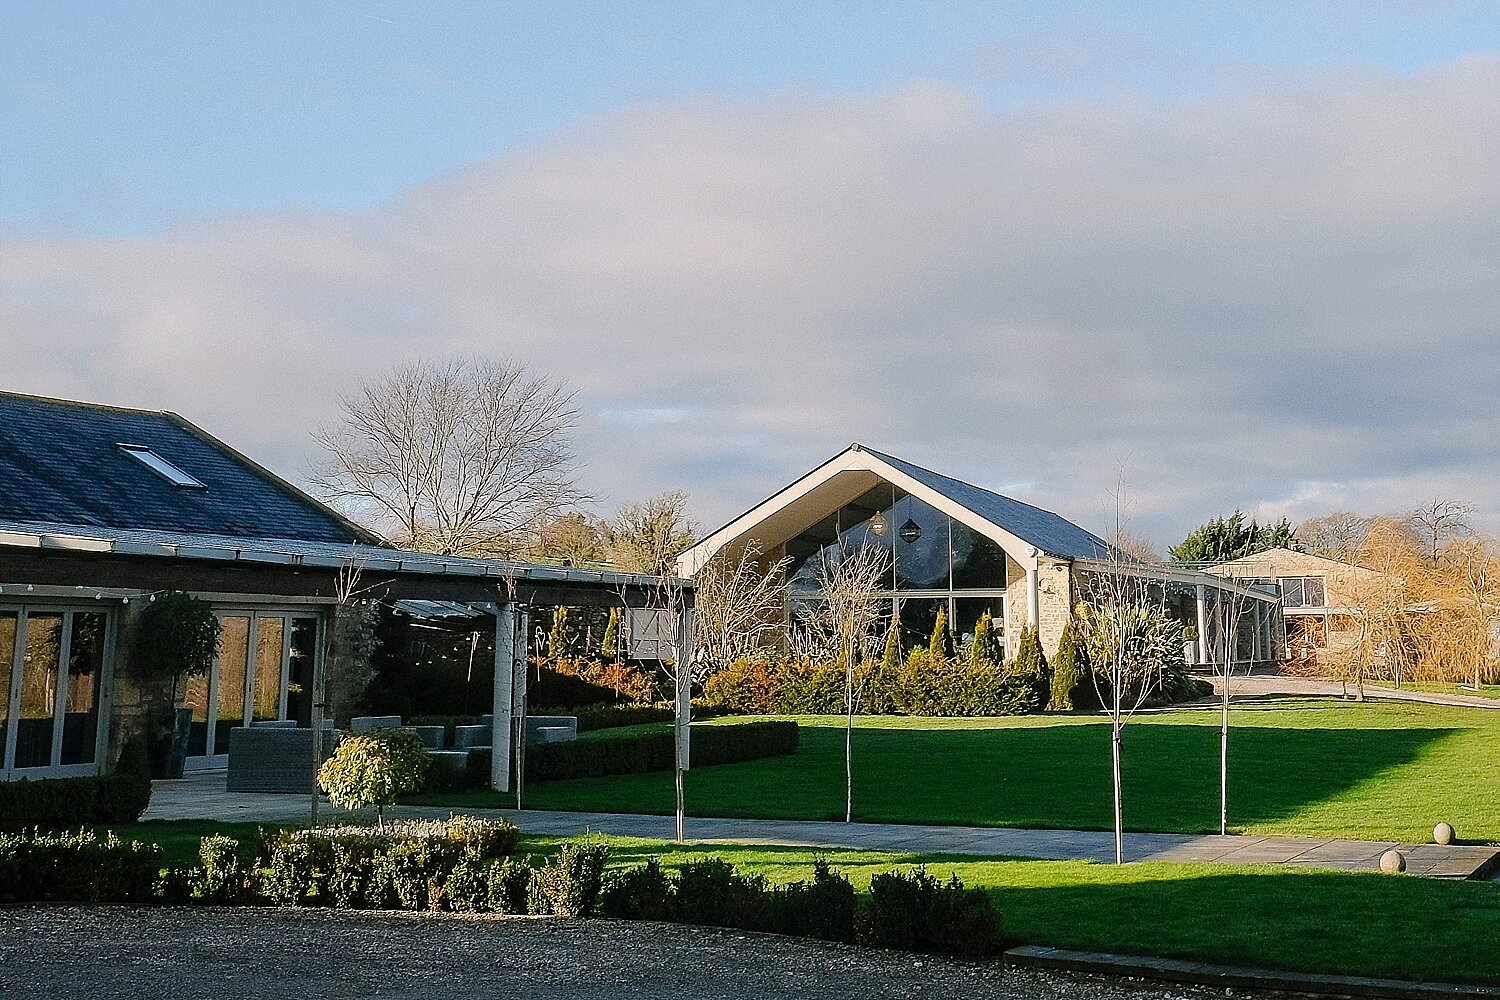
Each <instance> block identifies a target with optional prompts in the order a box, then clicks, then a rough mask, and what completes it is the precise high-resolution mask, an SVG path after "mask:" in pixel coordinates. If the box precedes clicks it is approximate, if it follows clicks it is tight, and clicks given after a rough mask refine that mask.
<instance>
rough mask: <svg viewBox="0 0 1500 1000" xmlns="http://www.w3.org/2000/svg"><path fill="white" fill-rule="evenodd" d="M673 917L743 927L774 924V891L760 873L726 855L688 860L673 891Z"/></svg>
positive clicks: (678, 876)
mask: <svg viewBox="0 0 1500 1000" xmlns="http://www.w3.org/2000/svg"><path fill="white" fill-rule="evenodd" d="M672 919H673V920H676V921H679V922H681V923H685V924H703V925H706V926H710V927H739V928H741V929H743V930H769V929H770V928H771V901H770V893H769V892H768V890H767V888H766V880H765V878H764V877H763V876H760V875H742V874H740V873H739V872H737V871H735V870H734V866H733V865H732V864H730V863H729V862H727V861H725V860H724V859H723V858H719V857H710V858H701V859H698V860H694V861H687V862H684V863H683V865H682V866H681V868H679V869H678V872H677V884H676V889H675V891H674V892H673V895H672Z"/></svg>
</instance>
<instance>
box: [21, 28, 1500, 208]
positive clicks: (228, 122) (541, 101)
mask: <svg viewBox="0 0 1500 1000" xmlns="http://www.w3.org/2000/svg"><path fill="white" fill-rule="evenodd" d="M4 10H5V13H4V26H5V30H4V31H3V32H0V94H3V95H4V100H3V101H0V134H4V135H7V136H10V137H11V141H10V142H8V143H7V147H8V150H9V151H8V153H7V155H6V156H5V157H4V158H3V160H0V232H7V233H11V234H16V235H47V234H99V235H118V236H134V235H144V234H151V233H156V232H160V231H161V230H163V229H164V228H166V227H168V226H170V225H172V224H173V223H175V222H178V221H181V220H183V219H191V218H195V217H206V216H214V215H219V214H224V213H241V212H254V211H261V210H267V209H276V208H281V207H284V206H291V205H311V206H319V207H326V208H336V209H348V208H360V207H366V206H370V205H375V204H378V203H380V202H382V201H384V200H386V199H388V198H391V197H392V196H394V195H396V194H398V193H399V192H400V191H402V190H403V189H405V188H407V187H409V186H412V185H415V184H418V183H421V182H423V181H425V180H428V179H429V178H431V177H433V176H436V175H438V174H440V173H442V172H444V171H448V170H451V169H454V168H458V167H462V166H465V165H467V164H471V163H474V162H477V161H480V160H482V159H485V158H487V157H491V156H494V155H497V154H500V153H503V152H505V151H507V150H510V149H514V148H517V147H519V146H524V145H526V144H528V143H531V142H536V141H538V140H540V139H543V138H545V137H547V136H548V135H551V134H555V133H559V132H565V131H566V130H568V129H569V128H571V127H573V126H574V125H575V124H576V123H577V122H578V121H579V120H580V119H583V118H587V117H588V116H593V115H598V114H601V113H605V112H609V111H611V110H614V109H619V108H625V107H631V106H639V105H650V104H656V103H661V102H670V101H675V100H682V99H691V98H694V97H701V96H713V97H728V98H734V99H744V100H755V99H758V98H761V97H764V96H766V95H774V94H778V93H785V92H799V91H800V92H814V93H822V92H835V93H839V92H855V93H861V92H878V91H882V90H885V89H888V88H891V87H897V86H900V85H902V84H904V83H907V82H909V81H912V80H935V81H946V82H949V83H952V84H955V85H958V86H961V87H964V88H966V89H968V90H970V91H971V92H973V93H974V94H976V95H978V96H979V97H980V99H981V100H983V101H984V102H985V103H986V104H988V105H990V106H992V107H997V108H998V107H1004V106H1007V105H1013V104H1016V103H1018V102H1026V101H1046V100H1054V99H1058V98H1065V97H1074V98H1088V97H1098V96H1101V95H1111V94H1131V93H1136V94H1149V95H1152V96H1156V97H1161V98H1165V99H1169V100H1182V99H1191V98H1194V97H1201V96H1204V95H1212V94H1216V93H1223V92H1233V91H1235V90H1239V89H1243V88H1245V87H1247V86H1251V85H1254V84H1256V83H1260V82H1264V81H1266V80H1268V79H1279V80H1281V81H1284V82H1285V83H1287V84H1288V85H1292V86H1295V85H1297V84H1298V82H1299V81H1301V80H1303V79H1305V78H1307V77H1308V76H1309V75H1310V74H1316V73H1318V72H1321V71H1325V70H1347V69H1349V68H1351V67H1352V68H1370V69H1375V68H1380V69H1386V70H1391V71H1395V72H1398V73H1409V72H1411V71H1414V70H1416V69H1418V68H1420V67H1422V66H1424V65H1427V64H1429V63H1434V62H1442V61H1448V60H1452V59H1454V58H1457V57H1460V56H1462V55H1465V54H1468V53H1471V52H1475V51H1486V50H1490V49H1493V48H1494V47H1495V46H1496V44H1497V40H1500V5H1496V4H1493V3H1483V2H1474V3H1457V2H1455V3H1440V2H1431V3H1408V4H1398V3H1380V2H1368V3H1363V2H1362V3H1336V2H1329V3H1293V4H1274V3H1255V4H1218V3H1213V4H1209V3H1168V2H1163V3H1140V2H1135V3H1096V4H1089V5H1086V6H1085V5H1049V4H1038V3H1000V2H993V3H977V2H976V3H916V2H907V3H856V4H843V3H840V4H834V3H811V4H805V3H778V4H767V3H732V4H709V3H695V4H689V3H618V2H614V3H573V4H570V3H478V2H474V3H469V2H443V0H426V2H413V3H393V2H383V0H347V2H322V0H311V2H296V3H277V2H265V3H209V4H205V3H196V2H195V3H177V4H163V3H155V2H127V3H119V2H104V0H99V2H92V0H91V2H89V3H71V2H10V3H7V4H5V5H4Z"/></svg>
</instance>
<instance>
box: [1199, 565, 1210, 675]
mask: <svg viewBox="0 0 1500 1000" xmlns="http://www.w3.org/2000/svg"><path fill="white" fill-rule="evenodd" d="M1207 600H1208V588H1207V587H1205V586H1204V585H1203V584H1201V583H1200V584H1198V662H1199V663H1206V662H1208V657H1206V656H1205V655H1204V650H1206V649H1208V648H1209V645H1208V609H1207V608H1206V607H1205V604H1206V602H1207Z"/></svg>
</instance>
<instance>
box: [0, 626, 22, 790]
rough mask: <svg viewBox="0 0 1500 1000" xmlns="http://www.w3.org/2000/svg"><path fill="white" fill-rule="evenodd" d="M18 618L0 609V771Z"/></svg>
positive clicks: (7, 734) (7, 726) (7, 736)
mask: <svg viewBox="0 0 1500 1000" xmlns="http://www.w3.org/2000/svg"><path fill="white" fill-rule="evenodd" d="M19 620H20V616H19V615H17V614H15V613H14V612H8V611H0V771H4V770H5V751H6V748H7V747H9V746H10V688H11V681H12V680H13V679H14V677H15V665H16V625H17V623H18V622H19Z"/></svg>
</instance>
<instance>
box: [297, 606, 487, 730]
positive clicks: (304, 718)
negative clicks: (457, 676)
mask: <svg viewBox="0 0 1500 1000" xmlns="http://www.w3.org/2000/svg"><path fill="white" fill-rule="evenodd" d="M291 653H292V669H291V677H290V681H289V683H288V685H287V693H286V717H287V718H288V719H296V720H297V725H299V726H304V727H306V726H311V725H312V703H313V699H312V694H313V664H314V662H315V661H316V659H317V655H318V620H317V619H316V618H293V619H292V650H291ZM492 659H493V657H492Z"/></svg>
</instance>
